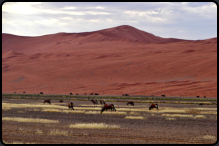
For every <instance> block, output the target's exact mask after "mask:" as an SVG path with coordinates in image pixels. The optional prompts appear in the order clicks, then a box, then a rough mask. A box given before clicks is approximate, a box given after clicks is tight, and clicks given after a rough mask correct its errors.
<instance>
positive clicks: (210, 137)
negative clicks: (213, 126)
mask: <svg viewBox="0 0 219 146" xmlns="http://www.w3.org/2000/svg"><path fill="white" fill-rule="evenodd" d="M203 139H213V140H216V139H217V138H216V136H212V135H205V136H203Z"/></svg>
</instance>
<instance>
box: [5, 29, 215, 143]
mask: <svg viewBox="0 0 219 146" xmlns="http://www.w3.org/2000/svg"><path fill="white" fill-rule="evenodd" d="M40 92H43V94H40V95H39V93H40ZM2 93H3V94H2V141H3V142H4V143H5V144H11V143H12V144H20V143H25V144H28V143H30V144H35V143H37V144H38V143H39V144H46V143H47V144H64V143H71V144H72V143H89V144H90V143H91V144H92V143H93V144H97V143H100V144H102V143H118V144H120V143H122V144H126V143H134V144H137V143H142V144H158V143H167V144H170V143H173V144H179V143H182V144H214V143H215V142H216V141H217V37H215V38H206V39H205V40H182V39H177V38H162V37H159V36H155V35H153V34H151V33H148V32H144V31H141V30H139V29H137V28H134V27H132V26H128V25H122V26H118V27H113V28H108V29H104V30H99V31H93V32H83V33H57V34H49V35H44V36H37V37H24V36H15V35H13V34H2ZM70 93H72V94H73V95H72V97H74V99H73V98H70V97H69V94H70ZM76 93H77V94H79V95H77V96H75V95H76ZM90 93H98V94H99V95H97V96H95V97H96V98H97V97H99V98H97V99H98V100H99V99H100V98H104V99H105V100H106V102H107V103H113V104H114V105H115V108H116V112H114V111H112V112H111V111H104V112H103V113H102V114H100V110H101V108H102V105H100V104H98V105H97V106H94V105H93V104H92V103H91V101H89V99H88V98H87V97H89V95H90ZM19 94H20V95H19ZM21 94H22V95H21ZM27 94H30V95H27ZM48 94H51V95H54V96H49V95H48ZM122 94H129V96H122ZM25 95H26V96H25ZM55 95H60V97H59V96H55ZM67 95H68V96H67ZM82 95H83V96H85V97H82ZM161 95H163V96H161ZM35 96H36V97H35ZM101 96H102V97H101ZM110 96H112V98H110ZM117 96H121V97H117ZM146 96H147V97H148V98H145V97H146ZM197 96H199V97H197ZM61 97H66V98H65V99H64V102H63V103H60V102H59V98H61ZM132 97H135V98H132ZM138 97H139V98H138ZM44 98H47V99H48V98H50V99H51V104H48V103H46V104H44V103H43V101H44V100H43V99H44ZM162 98H163V99H162ZM186 98H187V99H186ZM129 99H133V101H134V102H135V105H134V106H131V105H126V101H127V100H129ZM199 99H200V100H199ZM68 100H71V101H73V103H74V109H75V110H70V109H68V107H67V102H68ZM151 103H158V105H159V110H157V109H152V110H149V106H150V104H151ZM200 103H202V104H203V105H199V104H200Z"/></svg>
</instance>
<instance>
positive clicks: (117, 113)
mask: <svg viewBox="0 0 219 146" xmlns="http://www.w3.org/2000/svg"><path fill="white" fill-rule="evenodd" d="M102 114H108V115H126V112H119V111H116V112H115V111H104V112H102Z"/></svg>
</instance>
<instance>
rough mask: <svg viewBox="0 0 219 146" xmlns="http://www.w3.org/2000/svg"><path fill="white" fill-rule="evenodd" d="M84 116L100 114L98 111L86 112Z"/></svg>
mask: <svg viewBox="0 0 219 146" xmlns="http://www.w3.org/2000/svg"><path fill="white" fill-rule="evenodd" d="M85 114H100V111H86V112H85Z"/></svg>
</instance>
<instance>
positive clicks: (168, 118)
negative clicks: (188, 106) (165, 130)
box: [165, 117, 176, 120]
mask: <svg viewBox="0 0 219 146" xmlns="http://www.w3.org/2000/svg"><path fill="white" fill-rule="evenodd" d="M165 119H166V120H176V118H172V117H167V118H165Z"/></svg>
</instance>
